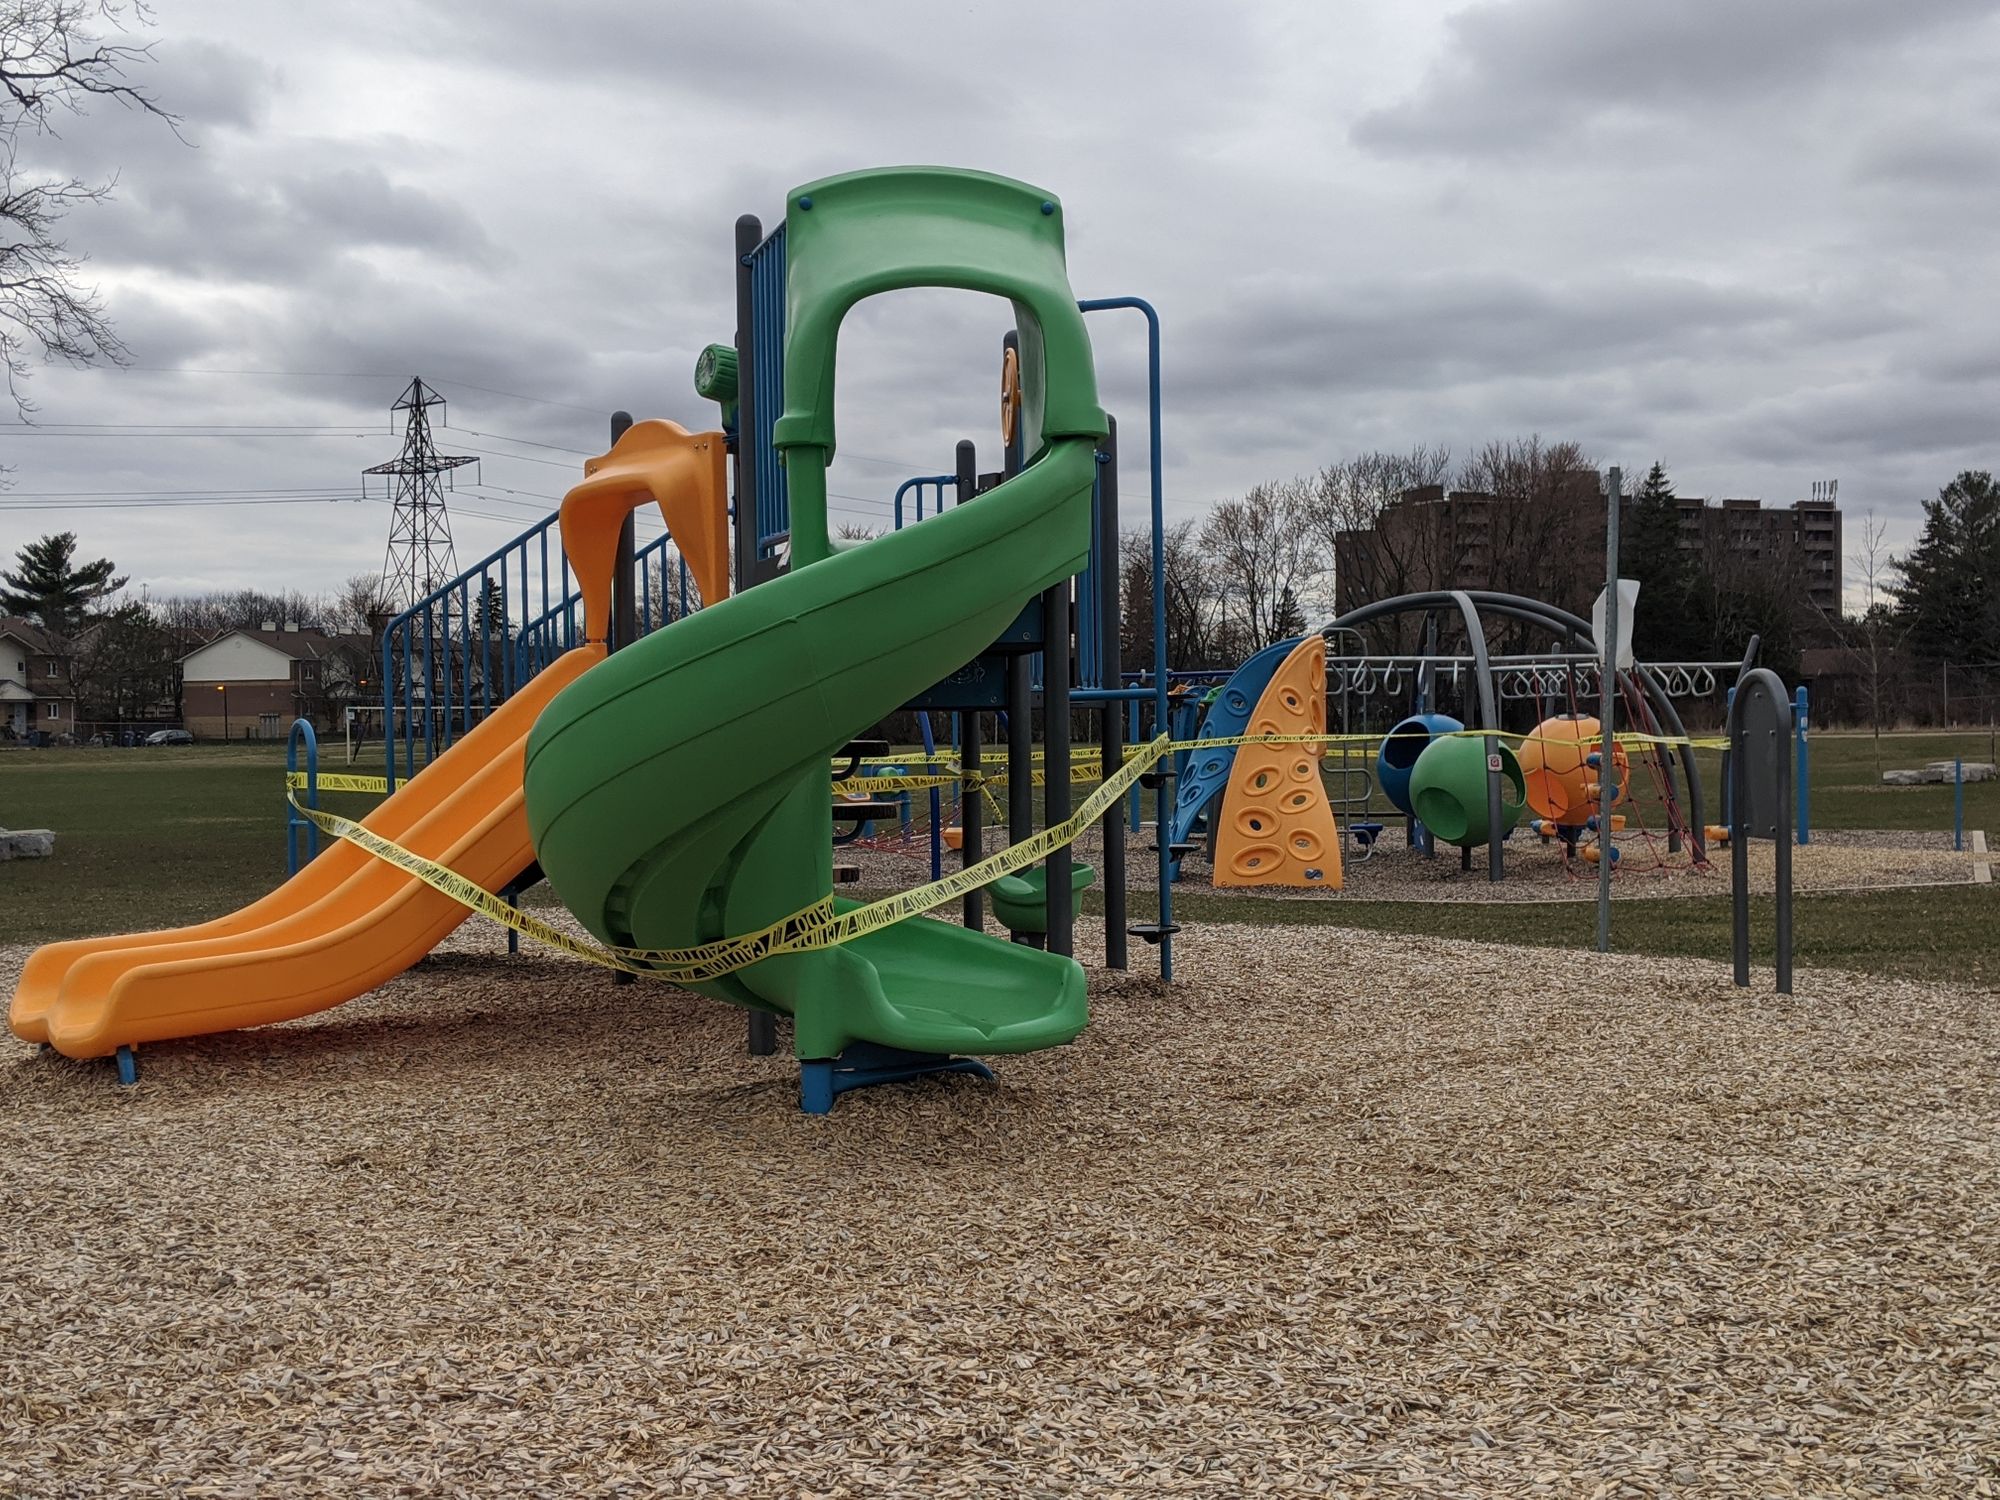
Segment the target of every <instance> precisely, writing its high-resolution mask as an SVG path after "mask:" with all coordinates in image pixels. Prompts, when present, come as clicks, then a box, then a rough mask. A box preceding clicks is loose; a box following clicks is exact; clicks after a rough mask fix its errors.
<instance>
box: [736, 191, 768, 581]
mask: <svg viewBox="0 0 2000 1500" xmlns="http://www.w3.org/2000/svg"><path fill="white" fill-rule="evenodd" d="M763 243H764V226H763V224H762V223H761V222H760V221H759V220H758V218H757V216H756V215H755V214H745V215H743V217H742V218H740V219H738V220H737V221H736V508H735V517H736V548H735V553H736V587H737V588H739V589H747V588H748V587H750V585H751V584H752V583H754V582H755V581H756V577H757V465H758V464H759V463H761V462H762V461H763V457H764V455H763V454H761V453H759V452H758V451H757V420H756V410H757V339H756V336H755V333H754V331H753V329H752V327H751V325H752V323H753V322H754V321H755V319H756V298H755V296H754V295H753V292H752V282H751V275H750V257H751V256H752V255H753V254H754V253H755V252H756V249H757V247H758V246H759V245H761V244H763Z"/></svg>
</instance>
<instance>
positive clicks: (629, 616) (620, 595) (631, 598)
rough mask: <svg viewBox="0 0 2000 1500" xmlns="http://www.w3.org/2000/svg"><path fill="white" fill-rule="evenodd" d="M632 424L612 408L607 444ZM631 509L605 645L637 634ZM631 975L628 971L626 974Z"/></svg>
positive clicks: (622, 528) (621, 531) (619, 645)
mask: <svg viewBox="0 0 2000 1500" xmlns="http://www.w3.org/2000/svg"><path fill="white" fill-rule="evenodd" d="M631 427H632V413H630V412H629V411H614V412H613V413H612V414H611V446H612V447H614V448H615V447H617V446H618V440H619V439H620V438H622V437H623V436H625V434H626V433H627V432H628V431H630V430H631ZM636 518H637V517H636V513H635V512H633V511H629V510H628V511H626V512H625V519H624V520H623V521H621V522H619V523H618V561H617V562H616V563H614V564H613V566H614V567H615V568H616V569H617V571H616V572H615V573H613V574H612V575H611V641H610V645H609V649H611V650H613V651H620V650H623V649H624V648H625V647H627V646H629V645H631V644H632V642H634V641H635V640H637V639H638V638H639V591H638V588H637V580H636V579H634V578H633V576H632V568H633V561H632V555H633V553H634V551H635V550H636V549H637V545H638V536H637V533H636V531H635V530H634V529H633V522H634V521H635V519H636ZM625 977H626V978H628V979H629V978H631V977H632V976H631V975H629V974H628V975H626V976H625Z"/></svg>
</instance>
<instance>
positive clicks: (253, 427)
mask: <svg viewBox="0 0 2000 1500" xmlns="http://www.w3.org/2000/svg"><path fill="white" fill-rule="evenodd" d="M0 427H21V428H27V429H29V430H32V431H36V432H41V431H47V430H49V429H51V428H57V427H81V428H84V429H86V430H88V431H127V432H131V431H137V430H139V429H141V428H144V429H147V430H151V429H155V428H159V429H164V430H166V431H169V432H175V431H191V430H194V429H197V428H199V429H202V431H203V435H205V436H206V435H208V433H209V430H210V429H227V430H228V432H235V431H239V430H240V431H248V432H283V433H306V434H314V433H323V432H330V433H337V434H345V433H349V432H358V433H362V434H365V435H367V436H370V437H374V436H377V435H378V434H379V433H380V432H381V431H382V429H381V428H379V427H360V426H357V425H355V424H353V423H348V422H62V421H55V422H0ZM223 435H226V434H223Z"/></svg>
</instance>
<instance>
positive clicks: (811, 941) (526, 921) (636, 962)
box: [286, 735, 1173, 984]
mask: <svg viewBox="0 0 2000 1500" xmlns="http://www.w3.org/2000/svg"><path fill="white" fill-rule="evenodd" d="M1172 749H1173V742H1172V741H1171V740H1170V739H1168V738H1167V737H1166V736H1165V735H1162V736H1161V737H1160V738H1159V739H1157V740H1154V741H1153V742H1152V743H1151V744H1149V745H1145V746H1143V747H1139V748H1138V749H1137V751H1136V752H1135V753H1134V755H1133V757H1132V759H1130V760H1128V761H1127V762H1126V763H1125V764H1124V766H1122V767H1121V768H1120V769H1119V770H1118V772H1117V774H1116V775H1114V776H1113V777H1112V778H1111V779H1110V780H1109V781H1106V782H1105V783H1104V784H1103V785H1102V786H1100V787H1099V788H1098V789H1097V790H1096V791H1095V792H1093V793H1091V795H1090V796H1088V797H1086V798H1085V799H1084V801H1083V805H1082V806H1081V807H1079V808H1078V809H1077V810H1076V812H1075V813H1074V814H1073V815H1072V816H1071V817H1069V818H1068V819H1066V820H1065V821H1063V822H1061V823H1058V824H1056V825H1055V826H1053V827H1050V828H1045V829H1043V830H1042V831H1041V832H1040V833H1039V834H1036V835H1035V836H1034V837H1033V838H1031V839H1027V840H1024V841H1023V842H1021V843H1018V844H1012V845H1009V846H1008V847H1007V848H1006V849H1003V850H1001V851H1000V853H998V854H995V855H993V856H992V857H991V858H989V859H983V860H981V861H980V862H979V863H978V864H976V865H968V866H967V867H966V868H965V869H962V870H959V871H957V872H955V873H953V874H951V875H947V876H946V877H945V878H944V879H942V880H938V881H933V882H932V883H931V884H929V885H925V886H919V887H918V888H917V889H915V890H912V891H904V892H902V893H901V894H899V895H895V896H888V897H885V898H883V899H882V900H880V901H875V902H871V903H870V904H868V905H867V906H861V907H856V908H855V909H854V910H852V911H849V912H846V913H842V914H838V915H836V913H835V908H834V905H833V899H832V897H831V896H827V897H824V898H822V899H821V900H819V901H816V902H814V903H813V904H812V905H811V906H809V907H806V908H805V909H804V910H802V911H797V912H794V913H793V914H792V915H791V916H789V917H786V918H784V919H783V920H782V921H778V922H774V923H772V924H771V925H770V926H769V927H766V928H763V929H762V930H760V931H758V932H752V933H745V934H743V935H741V936H739V937H731V938H722V939H719V940H717V941H715V942H712V943H703V944H700V945H699V946H696V947H692V948H622V947H616V946H612V945H608V944H597V943H590V942H585V941H583V940H582V939H579V938H574V937H571V936H570V935H569V934H568V933H566V932H563V931H561V930H560V929H558V928H556V927H552V926H551V925H550V924H548V923H547V922H544V921H542V920H541V919H540V918H538V917H533V916H530V915H528V914H527V913H526V912H524V911H521V910H519V909H518V908H516V907H513V906H510V905H508V904H507V903H506V902H505V901H502V900H501V899H500V898H499V897H498V896H496V895H494V894H493V893H492V892H491V891H489V890H487V889H486V888H485V887H484V886H482V885H480V884H479V883H478V882H477V881H474V880H469V879H467V878H466V877H465V876H463V875H460V874H458V873H457V872H456V871H454V870H451V869H449V868H447V867H446V866H444V865H441V864H439V863H438V862H437V861H436V860H432V859H426V858H425V857H424V856H423V855H421V854H417V853H414V852H413V851H411V850H409V849H406V848H404V847H403V846H402V845H401V844H398V843H397V842H396V841H395V840H393V839H388V838H384V837H383V836H382V835H381V834H379V833H375V832H373V831H372V830H370V829H367V828H364V827H362V826H361V824H359V823H357V822H355V821H354V820H353V819H352V818H343V817H341V816H340V815H339V814H338V813H330V812H325V811H322V810H320V809H318V808H312V807H305V806H303V805H301V804H300V802H299V800H298V797H297V795H296V794H295V793H293V792H291V791H289V790H288V791H287V792H286V797H287V799H288V800H289V801H290V802H291V804H292V806H293V807H295V808H297V809H298V811H299V813H300V815H301V816H303V817H305V818H307V819H309V820H311V821H312V822H313V823H314V824H315V825H316V826H317V827H319V828H320V829H321V830H322V831H324V832H326V833H328V834H331V835H332V836H334V837H336V838H342V839H346V840H347V841H348V842H349V843H352V844H355V845H358V846H359V847H360V848H362V849H365V850H367V851H368V853H370V854H372V855H374V856H375V857H376V858H377V859H380V860H383V861H384V862H386V863H388V864H392V865H394V866H396V868H398V869H399V870H403V871H404V872H406V873H408V874H410V875H413V876H415V877H416V878H417V879H418V880H421V881H422V882H423V883H424V884H425V885H428V886H430V887H431V888H432V889H433V890H435V891H439V892H441V893H442V894H444V895H446V896H449V897H450V898H451V899H452V900H454V901H456V902H458V903H459V904H460V905H461V906H465V907H468V908H470V909H471V910H473V911H476V912H479V913H480V914H481V915H483V916H487V917H491V918H492V919H493V920H494V921H496V922H499V923H501V924H502V925H504V926H507V927H511V928H513V929H514V931H516V932H519V933H522V934H523V935H525V936H527V937H529V938H532V939H533V940H534V941H536V942H538V943H543V944H545V945H547V946H548V947H551V948H555V949H558V950H560V951H562V952H564V953H569V954H572V955H574V956H575V957H578V958H581V959H584V960H585V961H587V962H589V963H594V964H599V965H602V966H603V967H605V968H610V969H621V970H623V971H625V972H626V973H629V974H643V975H645V976H646V977H648V978H650V979H661V980H666V981H667V982H669V983H674V984H695V983H700V982H701V981H703V980H711V979H719V978H721V977H722V976H723V975H725V974H728V973H732V972H734V971H735V970H737V969H742V968H747V967H748V966H749V965H751V964H754V963H757V962H760V961H761V960H763V959H766V958H771V957H774V956H775V955H777V954H780V953H806V952H810V951H812V950H814V949H818V948H831V947H835V946H837V945H838V944H841V943H850V942H853V941H854V940H855V939H856V938H859V937H865V936H867V935H868V934H869V933H871V932H879V931H881V930H882V929H883V928H885V927H890V926H893V925H894V924H896V923H897V922H901V921H904V920H906V919H908V918H910V917H915V916H921V915H922V914H923V913H925V912H927V911H931V910H933V909H934V908H936V907H939V906H942V905H944V904H945V903H946V902H947V901H951V900H954V899H956V898H958V897H961V896H964V895H967V894H969V893H970V892H972V891H976V890H979V889H980V888H981V887H984V886H988V885H991V884H992V883H993V882H994V881H996V880H998V879H999V878H1000V877H1001V876H1003V875H1012V874H1013V873H1015V872H1016V871H1017V870H1024V869H1026V868H1027V867H1028V866H1029V865H1031V864H1034V863H1035V862H1036V861H1037V860H1040V859H1042V858H1044V857H1046V856H1047V855H1048V854H1049V853H1050V852H1051V851H1053V850H1055V849H1059V848H1061V847H1062V846H1063V845H1065V844H1070V843H1074V842H1075V841H1076V839H1077V838H1078V837H1079V836H1080V835H1081V834H1082V833H1083V831H1084V830H1085V829H1086V828H1088V827H1089V826H1090V825H1091V824H1093V823H1095V822H1097V821H1098V820H1099V819H1100V818H1102V817H1103V816H1104V815H1105V814H1106V813H1107V812H1108V811H1109V810H1110V809H1112V808H1113V807H1115V806H1117V805H1118V802H1119V800H1120V799H1121V798H1122V797H1123V796H1124V795H1125V794H1126V792H1128V791H1130V790H1131V788H1132V786H1133V784H1134V783H1135V782H1137V781H1138V779H1139V777H1140V776H1141V775H1143V774H1144V773H1145V772H1146V770H1147V769H1148V768H1149V767H1151V766H1152V765H1153V764H1154V763H1155V762H1157V761H1158V760H1159V759H1160V758H1161V757H1162V756H1164V755H1166V754H1168V753H1169V752H1170V751H1171V750H1172Z"/></svg>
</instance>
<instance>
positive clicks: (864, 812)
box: [833, 798, 903, 823]
mask: <svg viewBox="0 0 2000 1500" xmlns="http://www.w3.org/2000/svg"><path fill="white" fill-rule="evenodd" d="M833 816H834V820H835V821H836V822H842V823H865V822H867V821H868V820H869V819H871V818H890V819H899V818H901V817H902V816H903V804H902V803H900V802H878V801H875V800H872V799H871V800H869V801H866V802H849V801H847V800H846V799H845V798H842V799H840V800H838V801H836V802H835V803H834V804H833Z"/></svg>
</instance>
